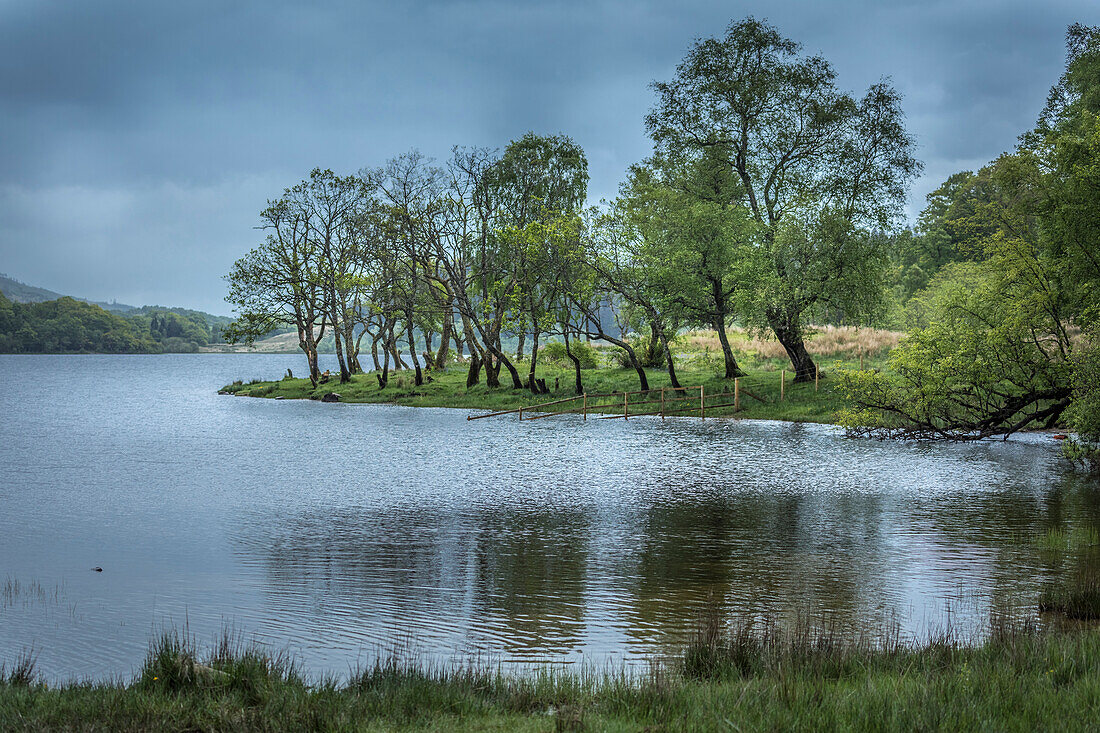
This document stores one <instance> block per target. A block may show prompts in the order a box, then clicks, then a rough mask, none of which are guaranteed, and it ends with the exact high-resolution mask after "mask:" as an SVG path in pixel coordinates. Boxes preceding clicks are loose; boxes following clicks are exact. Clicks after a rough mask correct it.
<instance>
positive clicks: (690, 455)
mask: <svg viewBox="0 0 1100 733" xmlns="http://www.w3.org/2000/svg"><path fill="white" fill-rule="evenodd" d="M295 365H296V360H295V359H294V357H281V356H270V355H202V356H172V357H170V356H164V357H0V376H2V377H3V378H4V380H5V384H6V385H9V388H6V389H5V390H4V391H3V392H2V393H0V409H2V411H3V414H5V415H7V416H11V417H10V418H9V419H6V420H5V421H3V424H2V425H0V439H2V442H0V460H2V461H3V465H4V466H5V467H6V469H7V470H6V471H5V473H4V475H3V476H2V477H0V506H2V507H3V511H2V512H0V583H2V582H3V581H4V576H5V575H6V576H7V577H8V578H14V579H18V580H20V581H21V582H24V583H28V582H31V581H33V582H35V583H38V584H40V585H41V586H42V587H49V588H53V587H63V588H64V596H65V598H64V601H63V602H61V601H59V602H58V605H59V608H57V609H52V610H51V609H49V608H45V609H44V608H42V607H40V606H41V604H22V605H20V604H6V605H3V606H0V660H2V659H10V658H11V657H13V656H14V655H15V654H16V653H17V652H18V651H19V650H20V649H22V648H24V647H26V646H29V645H31V644H32V643H33V644H34V646H35V649H36V650H38V653H39V659H40V662H41V664H42V666H43V668H44V670H45V671H46V673H47V674H50V675H53V676H62V677H67V676H71V675H93V676H99V677H102V676H105V675H110V674H128V673H129V672H130V671H131V670H132V669H133V667H134V666H135V665H136V664H137V663H138V662H139V661H140V659H141V656H142V654H143V652H144V648H145V643H146V641H147V639H148V637H149V635H150V633H151V632H152V631H153V630H154V629H156V628H158V627H160V626H162V625H164V624H169V623H171V624H176V625H184V624H186V625H187V626H188V628H189V629H190V630H191V632H193V633H194V634H196V636H198V637H199V638H200V640H202V639H208V638H211V637H212V636H213V635H214V634H215V633H216V632H217V631H218V630H219V629H221V628H222V626H224V625H226V624H232V625H234V626H235V627H237V628H238V629H240V630H242V631H244V632H246V633H248V634H254V635H256V636H257V637H258V638H259V639H261V640H263V641H265V642H268V643H270V644H272V645H274V646H278V647H282V646H289V647H290V648H291V649H292V650H293V651H295V652H297V653H298V655H299V656H300V658H301V660H302V662H303V663H304V666H305V667H306V668H307V669H309V670H312V671H333V672H336V673H343V672H346V671H347V670H348V669H349V668H351V667H353V666H355V665H356V664H361V663H364V662H366V661H368V660H369V659H370V658H371V657H372V656H373V655H374V654H377V653H379V651H381V650H385V649H388V648H391V647H394V646H399V645H401V646H403V645H408V644H411V645H413V647H414V648H416V649H419V650H422V651H423V652H424V653H428V654H432V655H436V656H439V657H444V658H446V657H448V656H450V655H453V654H459V655H461V654H469V653H477V652H482V653H484V652H488V653H490V654H492V655H494V656H495V657H496V658H500V659H504V660H520V661H524V662H527V661H540V660H553V661H567V662H575V661H579V660H587V661H594V662H605V661H608V660H616V659H642V658H645V657H647V656H652V655H659V654H664V653H668V652H670V651H672V650H674V649H675V648H676V647H677V646H678V645H679V644H682V643H683V641H684V639H685V638H686V637H687V635H688V634H690V633H691V631H692V629H693V628H694V627H695V625H696V624H697V622H698V620H699V619H700V618H701V617H702V616H703V615H705V614H708V613H711V612H713V610H714V609H715V608H717V609H719V610H720V611H721V612H722V613H724V614H727V615H741V616H743V615H746V614H766V615H769V616H781V617H782V616H790V615H793V614H803V615H804V614H811V615H814V616H816V617H821V618H825V619H830V620H832V621H835V622H836V623H838V624H850V625H866V624H872V625H882V624H885V623H898V624H900V625H901V627H902V629H903V631H904V632H906V633H909V634H913V635H922V634H923V633H926V632H927V631H928V630H929V629H930V628H934V627H938V626H943V625H944V624H945V623H948V622H950V623H951V624H953V625H954V626H955V627H956V628H960V627H961V628H964V629H965V628H968V627H971V628H972V627H977V626H978V625H980V624H981V623H982V622H983V621H984V620H985V619H986V618H987V617H988V615H989V613H990V610H991V609H994V608H995V609H998V610H1000V611H1008V612H1012V613H1017V614H1028V615H1032V614H1034V612H1035V611H1034V609H1035V600H1036V597H1037V594H1038V592H1039V589H1040V587H1041V585H1042V583H1043V582H1046V581H1048V580H1049V579H1050V577H1051V576H1052V575H1054V574H1057V573H1058V572H1061V570H1060V566H1058V565H1057V564H1052V563H1050V562H1049V558H1044V557H1043V555H1042V553H1040V552H1038V551H1037V550H1036V547H1035V545H1034V543H1033V542H1032V541H1031V539H1032V538H1033V537H1035V536H1036V535H1038V534H1039V533H1041V532H1043V531H1044V530H1046V529H1048V528H1051V527H1071V526H1086V527H1097V526H1100V492H1098V490H1097V487H1096V485H1095V483H1094V482H1091V481H1089V480H1086V479H1084V478H1082V477H1079V476H1076V475H1074V474H1073V473H1072V472H1071V471H1069V470H1068V465H1067V464H1065V462H1064V461H1063V460H1062V459H1061V458H1060V457H1059V455H1058V452H1057V446H1056V445H1054V444H1053V441H1049V440H1048V439H1045V438H1042V437H1035V438H1029V439H1022V440H1017V441H1010V442H1008V443H989V444H981V445H963V446H959V445H904V444H895V443H879V442H869V441H850V440H846V439H844V438H843V437H842V436H841V435H840V434H839V433H838V432H837V431H835V430H833V429H831V428H827V427H820V426H808V425H790V424H779V423H759V422H757V423H749V422H733V421H723V420H708V421H706V422H702V421H699V420H697V419H696V420H691V419H682V420H669V421H665V422H664V423H662V422H661V421H659V420H650V419H638V420H631V421H630V422H629V423H626V422H622V421H610V420H609V421H588V422H584V421H582V420H579V419H572V418H568V417H563V418H561V419H553V420H544V421H538V422H533V423H519V422H517V421H515V420H508V419H503V420H498V421H492V420H486V421H476V422H472V423H469V422H467V421H466V420H465V413H464V412H461V411H453V410H416V409H406V408H395V407H387V406H366V405H321V404H317V403H305V402H285V401H284V402H274V401H267V400H249V399H245V398H231V397H217V396H215V395H214V390H215V389H216V388H217V387H218V386H220V385H221V384H223V383H225V382H228V381H231V380H232V379H235V378H238V377H243V378H250V377H254V376H257V377H271V376H275V375H278V374H280V373H282V372H283V371H285V369H286V367H287V366H291V367H293V366H295ZM43 372H47V373H49V374H50V375H51V383H54V384H59V385H66V387H65V390H64V391H65V392H66V394H67V395H71V396H72V398H73V400H74V401H73V402H69V401H66V402H61V401H59V399H58V395H57V394H52V395H51V394H43V393H42V392H41V391H40V385H41V384H42V381H41V374H42V373H43ZM92 565H99V566H102V567H103V568H104V572H103V573H102V574H100V573H92V572H90V570H89V568H90V567H91V566H92ZM47 605H48V604H47ZM62 605H63V607H62Z"/></svg>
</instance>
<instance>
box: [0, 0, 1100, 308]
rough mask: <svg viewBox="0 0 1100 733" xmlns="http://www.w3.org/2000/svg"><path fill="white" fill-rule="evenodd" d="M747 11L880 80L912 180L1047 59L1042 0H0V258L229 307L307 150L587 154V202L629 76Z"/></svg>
mask: <svg viewBox="0 0 1100 733" xmlns="http://www.w3.org/2000/svg"><path fill="white" fill-rule="evenodd" d="M746 15H755V16H757V17H758V18H767V19H768V20H769V21H770V22H772V23H773V24H775V25H776V26H778V28H779V30H780V31H781V32H782V33H783V34H785V35H786V36H788V37H790V38H793V39H795V40H797V41H799V42H801V43H802V44H803V46H804V47H805V50H807V51H810V52H820V53H822V54H823V55H824V56H825V57H826V58H827V59H829V60H830V61H831V62H832V63H833V64H834V66H835V68H836V70H837V72H838V82H839V84H840V86H841V87H843V88H845V89H848V90H851V91H856V92H858V91H862V90H863V89H865V88H866V87H867V86H868V85H869V84H871V83H873V82H875V81H878V80H879V79H880V78H882V77H890V78H891V79H892V80H893V83H894V84H895V85H896V86H897V87H898V88H899V90H900V91H901V92H902V94H903V95H904V108H905V111H906V113H907V116H908V120H909V126H910V130H911V132H912V133H913V134H914V135H915V136H916V138H917V141H918V156H919V157H920V158H921V159H922V160H923V161H924V163H925V172H924V176H923V177H922V178H921V179H920V180H918V181H917V183H916V184H915V185H914V187H913V190H912V195H911V198H910V206H909V209H910V212H911V213H915V212H917V211H919V210H920V209H921V207H922V202H923V200H924V196H925V194H926V193H927V192H928V191H930V190H932V189H934V188H935V187H936V186H937V185H938V184H939V182H940V181H942V180H943V179H944V178H946V177H947V176H948V175H949V174H951V173H952V172H954V171H957V170H961V169H967V168H971V169H972V168H976V167H978V166H981V165H982V164H984V163H985V162H987V161H988V160H990V159H991V158H993V157H995V156H996V155H997V154H999V153H1000V152H1002V151H1005V150H1008V149H1010V148H1012V146H1013V145H1014V144H1015V141H1016V137H1017V135H1019V133H1020V132H1022V131H1023V130H1024V129H1026V128H1027V127H1029V126H1031V125H1032V124H1033V123H1034V120H1035V118H1036V116H1037V114H1038V112H1039V110H1040V109H1041V107H1042V105H1043V102H1044V101H1045V97H1046V92H1047V90H1048V88H1049V87H1050V86H1051V84H1053V83H1054V82H1055V80H1056V79H1057V77H1058V75H1059V74H1060V73H1061V69H1062V67H1063V62H1064V36H1065V30H1066V26H1068V25H1069V24H1070V23H1073V22H1075V21H1079V22H1083V23H1086V24H1089V25H1097V24H1100V4H1098V3H1097V2H1096V1H1095V0H1072V1H1071V0H1061V1H1059V0H1053V1H1050V2H1035V1H1034V0H1030V1H1027V2H1024V1H1020V2H1016V1H1014V0H1013V1H1007V2H994V1H992V0H987V1H984V2H971V1H969V0H949V1H947V2H927V1H924V0H913V1H912V2H896V3H891V2H875V1H873V0H844V1H840V2H821V1H820V0H819V1H818V2H784V1H783V0H772V1H771V2H757V1H755V0H753V1H751V2H703V1H699V2H690V1H687V2H625V1H610V0H609V1H606V2H599V1H593V0H588V1H580V2H504V1H502V0H501V1H498V2H489V1H484V0H469V1H468V2H378V3H374V2H330V3H321V2H309V3H306V2H300V3H283V2H278V1H277V0H264V2H256V3H252V2H243V1H234V2H223V1H221V0H214V1H211V2H202V1H199V0H189V1H188V2H178V1H173V2H154V1H153V0H136V1H134V2H120V1H114V0H96V2H88V1H87V0H73V1H72V2H52V1H51V0H0V272H4V273H7V274H8V275H10V276H13V277H15V278H17V279H19V280H22V281H24V282H27V283H29V284H32V285H39V286H43V287H47V288H50V289H51V290H56V291H58V292H62V293H66V294H72V295H77V296H82V297H87V298H92V299H95V300H111V299H114V300H118V301H119V302H124V303H130V304H134V305H144V304H162V305H179V306H185V307H191V308H198V309H202V310H206V311H211V312H214V313H220V314H228V313H229V306H228V305H227V304H226V303H225V302H224V301H223V299H222V298H223V296H224V294H225V283H224V282H223V280H222V279H221V278H222V275H223V274H225V273H226V272H227V271H228V270H229V268H230V265H231V264H232V262H233V260H234V259H236V258H237V257H240V256H241V255H242V254H244V253H245V252H246V251H247V250H248V249H249V248H250V247H252V246H254V245H255V244H257V243H258V242H259V241H260V235H259V233H258V232H257V231H255V229H253V227H254V226H255V225H256V223H257V219H258V217H257V214H258V212H259V211H260V210H261V209H262V208H263V206H264V202H265V201H266V199H268V198H271V197H274V196H277V195H278V194H279V193H281V192H282V190H283V189H284V188H286V187H287V186H290V185H293V184H294V183H295V182H297V181H298V180H299V179H301V178H303V177H305V176H306V175H308V173H309V171H310V169H311V168H313V167H315V166H321V167H328V168H332V169H334V170H336V171H338V172H345V173H351V172H354V171H357V170H359V169H360V168H362V167H364V166H368V165H369V166H373V165H379V164H381V163H382V162H383V161H384V160H385V159H387V158H388V157H390V156H393V155H396V154H399V153H401V152H404V151H406V150H409V149H411V148H418V149H420V150H421V151H422V152H424V153H426V154H428V155H431V156H434V157H437V158H444V157H446V156H447V155H448V153H449V150H450V148H451V146H452V145H455V144H471V145H487V146H494V147H498V146H503V145H505V144H507V142H508V141H509V140H511V139H513V138H516V137H519V136H521V135H522V134H523V133H524V132H526V131H528V130H533V131H535V132H539V133H557V132H564V133H566V134H568V135H571V136H573V138H574V139H576V140H577V142H579V143H580V144H581V145H582V146H583V147H584V149H585V151H586V153H587V155H588V160H589V166H590V173H591V178H592V180H591V184H590V198H591V199H592V201H593V202H596V201H598V200H599V199H600V198H605V197H611V196H613V195H614V194H615V192H616V190H617V187H618V184H619V182H620V181H621V180H622V178H623V174H624V171H625V169H626V168H627V166H628V165H630V164H631V163H634V162H636V161H638V160H640V159H642V158H643V157H645V156H646V155H647V154H648V153H649V151H650V141H649V140H648V138H647V137H646V135H645V129H644V125H643V121H642V119H643V116H644V114H645V113H646V112H647V111H648V110H649V108H650V106H651V105H652V103H653V99H654V97H653V94H652V92H651V91H650V89H649V87H648V84H649V82H650V81H652V80H654V79H668V78H670V77H671V75H672V73H673V71H674V69H675V66H676V63H677V62H678V61H679V59H680V58H681V57H682V56H683V55H684V53H685V52H686V50H687V49H688V47H689V46H690V44H691V43H692V40H693V39H695V38H698V37H703V36H713V35H720V34H721V33H722V32H723V31H724V29H725V28H726V26H727V25H728V24H729V23H730V21H731V20H736V19H740V18H742V17H744V16H746Z"/></svg>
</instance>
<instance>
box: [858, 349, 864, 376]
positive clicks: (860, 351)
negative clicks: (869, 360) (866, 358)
mask: <svg viewBox="0 0 1100 733" xmlns="http://www.w3.org/2000/svg"><path fill="white" fill-rule="evenodd" d="M859 370H860V371H861V372H862V371H863V349H860V350H859Z"/></svg>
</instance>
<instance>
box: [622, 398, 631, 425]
mask: <svg viewBox="0 0 1100 733" xmlns="http://www.w3.org/2000/svg"><path fill="white" fill-rule="evenodd" d="M628 394H629V393H628V392H623V420H627V419H629V418H630V408H629V407H627V405H628V403H627V395H628Z"/></svg>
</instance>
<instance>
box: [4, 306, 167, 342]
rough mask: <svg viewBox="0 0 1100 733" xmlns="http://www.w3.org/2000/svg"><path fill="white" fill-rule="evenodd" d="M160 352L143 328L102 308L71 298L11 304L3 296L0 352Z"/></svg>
mask: <svg viewBox="0 0 1100 733" xmlns="http://www.w3.org/2000/svg"><path fill="white" fill-rule="evenodd" d="M160 350H161V348H160V346H159V345H158V344H157V343H156V342H155V341H154V340H153V339H152V338H150V336H149V335H148V333H147V332H142V329H141V328H140V326H138V325H137V324H135V323H134V322H133V321H130V320H128V319H126V318H123V317H122V316H118V315H115V314H113V313H108V312H107V311H105V310H103V309H102V308H100V307H99V306H96V305H91V304H90V303H84V302H82V301H78V300H74V299H73V298H68V297H65V298H59V299H57V300H49V301H44V302H41V303H11V302H10V301H8V300H7V299H6V298H3V296H0V352H8V353H74V352H102V353H108V354H132V353H146V352H159V351H160Z"/></svg>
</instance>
